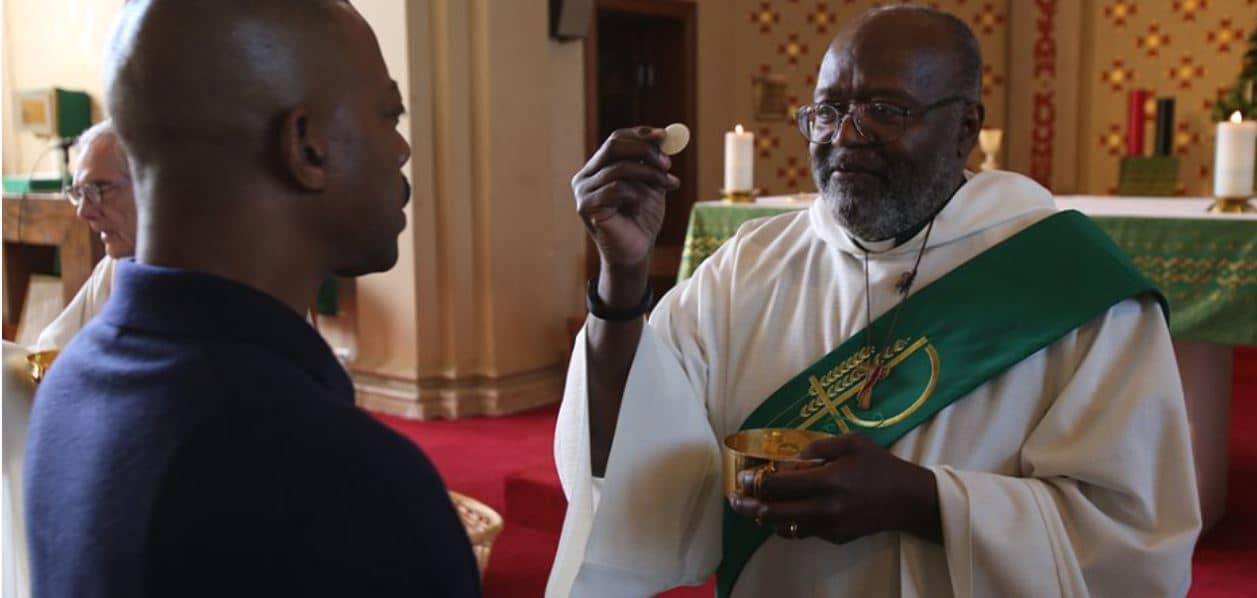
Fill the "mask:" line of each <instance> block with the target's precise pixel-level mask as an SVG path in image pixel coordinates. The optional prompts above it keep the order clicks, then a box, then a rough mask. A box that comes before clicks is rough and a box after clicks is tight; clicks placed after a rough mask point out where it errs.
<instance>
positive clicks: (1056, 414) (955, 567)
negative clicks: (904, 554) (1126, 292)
mask: <svg viewBox="0 0 1257 598" xmlns="http://www.w3.org/2000/svg"><path fill="white" fill-rule="evenodd" d="M1063 340H1065V341H1066V342H1064V343H1058V344H1056V345H1053V347H1050V348H1049V349H1046V350H1049V351H1053V350H1060V351H1072V352H1073V355H1072V356H1070V357H1066V358H1065V359H1064V360H1065V361H1067V362H1070V363H1077V367H1076V369H1075V370H1074V373H1073V375H1072V377H1070V378H1068V380H1067V381H1066V382H1065V383H1064V384H1063V385H1062V386H1061V387H1060V388H1058V389H1056V399H1055V401H1054V402H1053V403H1052V404H1051V407H1050V408H1049V409H1048V410H1047V411H1046V413H1044V414H1043V417H1042V419H1041V420H1040V421H1039V423H1038V424H1037V425H1036V426H1035V428H1034V429H1033V431H1032V432H1031V434H1030V435H1029V437H1028V438H1027V439H1026V442H1025V444H1024V445H1023V447H1022V451H1021V454H1020V459H1019V461H1020V468H1021V477H1011V476H1003V475H997V474H993V473H980V472H970V471H958V470H956V469H953V468H951V467H946V466H935V467H932V468H931V469H932V470H933V471H934V473H935V475H936V477H937V480H938V491H939V502H940V509H941V513H942V521H943V538H944V549H945V551H946V555H947V563H948V569H949V572H950V577H951V581H952V590H953V593H954V594H955V595H956V596H959V597H969V596H1026V597H1029V596H1182V595H1184V594H1186V592H1187V588H1188V586H1189V584H1190V580H1191V554H1192V549H1193V547H1194V546H1195V542H1196V538H1197V536H1198V535H1199V533H1200V506H1199V501H1198V498H1197V493H1196V477H1195V471H1194V466H1193V462H1192V454H1191V445H1190V442H1191V439H1190V434H1189V429H1188V422H1187V414H1186V409H1185V407H1184V404H1183V393H1182V387H1181V383H1180V381H1179V377H1178V369H1177V367H1176V365H1175V360H1174V353H1173V350H1172V348H1171V346H1170V336H1169V331H1168V329H1167V328H1166V326H1165V322H1164V320H1163V318H1162V315H1161V312H1160V309H1159V308H1158V307H1157V305H1156V304H1155V302H1153V301H1152V300H1151V299H1144V300H1140V301H1136V300H1128V301H1124V302H1122V303H1120V304H1118V305H1116V306H1114V307H1113V308H1111V309H1110V310H1109V311H1108V312H1107V313H1106V314H1105V315H1103V316H1101V317H1100V318H1099V319H1097V320H1095V321H1093V322H1092V323H1090V324H1088V325H1087V326H1084V327H1082V328H1080V329H1079V330H1077V331H1075V332H1074V333H1071V337H1067V339H1063ZM1071 347H1072V349H1071ZM1038 390H1039V389H1027V392H1037V391H1038ZM1008 400H1015V397H1013V396H1009V397H1008ZM957 441H961V440H960V439H957Z"/></svg>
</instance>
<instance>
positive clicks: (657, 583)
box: [546, 243, 734, 598]
mask: <svg viewBox="0 0 1257 598" xmlns="http://www.w3.org/2000/svg"><path fill="white" fill-rule="evenodd" d="M727 245H728V246H731V245H734V243H729V244H727ZM728 246H726V247H724V248H722V249H721V250H720V251H718V252H717V254H716V255H715V256H713V257H712V258H710V259H709V260H708V262H710V263H704V264H703V266H702V267H700V268H699V271H698V272H697V273H696V275H695V277H694V278H692V279H691V280H689V281H688V282H686V283H683V284H682V285H680V286H678V288H676V289H674V290H673V291H672V292H671V293H669V294H668V295H667V296H665V297H664V299H663V300H662V301H661V302H660V304H659V305H658V306H657V307H656V309H655V312H654V314H653V315H652V318H651V321H650V323H649V324H648V325H646V326H644V327H643V332H642V337H641V340H640V341H639V343H638V347H637V353H636V355H635V357H634V360H633V365H632V367H631V368H630V370H629V376H628V381H627V383H626V386H625V390H624V397H623V400H622V402H621V406H620V414H619V419H618V420H617V423H616V428H615V440H614V441H613V443H612V447H611V454H610V456H609V458H608V461H607V470H606V477H605V478H604V479H602V480H596V479H594V478H593V477H592V475H591V466H590V450H589V412H588V408H589V394H588V378H587V370H586V363H587V358H586V338H585V331H583V330H582V331H581V333H580V335H579V336H578V337H577V339H576V346H575V349H574V350H573V353H572V361H571V365H570V367H569V370H568V378H567V385H566V388H565V391H564V396H563V405H562V407H561V408H560V410H559V419H558V422H557V425H556V430H555V441H554V447H555V448H554V451H555V463H556V465H557V467H558V471H559V479H560V481H561V482H562V484H563V490H564V493H565V494H566V495H567V499H568V508H567V516H566V518H565V520H564V522H563V533H562V536H561V538H560V540H559V549H558V553H557V555H556V557H555V563H554V568H553V569H552V570H551V572H550V579H549V582H548V584H547V587H546V595H547V596H548V597H565V596H577V597H584V596H596V597H598V598H602V597H610V598H614V597H616V596H626V597H627V596H632V597H640V596H648V595H653V594H656V593H658V592H661V591H664V590H667V589H669V588H673V587H676V586H680V585H693V584H699V583H702V582H703V581H705V580H706V579H707V578H708V577H709V576H710V575H711V573H712V572H713V571H714V570H715V568H716V566H717V565H718V564H719V561H720V533H721V528H720V526H721V512H722V505H723V500H724V498H723V494H722V491H721V488H722V479H721V454H720V449H719V444H718V442H717V440H716V438H715V434H714V432H713V431H712V427H711V424H710V422H709V419H708V414H707V410H706V407H705V399H704V397H705V389H706V385H707V378H706V376H707V368H706V366H705V364H706V360H707V359H709V358H710V357H711V355H709V354H708V352H707V346H706V345H707V342H708V341H710V340H712V339H710V338H707V335H705V333H704V331H703V330H702V329H701V324H700V319H701V318H700V314H702V316H703V317H704V318H705V317H707V316H709V315H712V314H713V312H717V311H719V309H717V308H715V307H714V306H713V305H712V303H713V302H716V303H719V302H721V301H722V298H723V297H724V296H726V294H725V293H727V289H724V288H723V287H722V285H721V284H720V283H719V282H718V281H717V278H718V276H719V275H718V274H717V273H716V272H715V270H716V266H717V265H718V264H720V263H722V262H723V261H724V260H725V259H726V258H727V256H728V255H729V253H730V252H731V251H732V248H731V247H728Z"/></svg>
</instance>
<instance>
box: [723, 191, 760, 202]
mask: <svg viewBox="0 0 1257 598" xmlns="http://www.w3.org/2000/svg"><path fill="white" fill-rule="evenodd" d="M759 194H760V190H759V189H746V190H730V189H721V190H720V197H721V198H723V199H724V200H725V203H754V202H755V198H756V197H759Z"/></svg>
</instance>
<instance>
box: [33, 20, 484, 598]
mask: <svg viewBox="0 0 1257 598" xmlns="http://www.w3.org/2000/svg"><path fill="white" fill-rule="evenodd" d="M106 89H107V104H108V107H109V109H110V112H111V113H112V116H113V117H114V119H115V122H116V126H117V130H118V133H119V136H120V137H121V139H122V141H123V143H124V145H125V146H126V148H127V150H128V151H129V153H130V156H131V161H132V169H133V174H134V182H135V195H136V200H137V205H138V209H139V234H138V246H137V253H136V257H135V260H134V261H127V262H123V263H121V264H119V266H118V270H117V275H116V280H115V283H114V291H113V296H112V297H111V299H110V300H109V303H108V304H107V306H106V308H105V311H104V312H103V313H102V314H101V315H100V316H99V317H98V318H96V319H95V320H94V321H93V322H92V323H91V324H90V325H89V326H88V327H87V328H85V329H84V330H83V331H82V332H81V333H80V334H79V335H78V336H77V337H76V338H75V340H74V341H72V342H71V343H70V344H69V346H68V347H67V348H66V349H65V351H64V352H63V353H62V354H61V357H60V358H59V359H58V361H57V363H56V364H55V366H54V367H53V368H52V369H51V371H50V373H49V375H48V377H47V378H46V379H45V380H44V382H43V385H42V387H41V388H40V389H39V393H38V395H37V398H36V401H35V413H34V415H33V419H32V428H31V435H30V442H29V446H28V460H27V463H26V472H27V476H28V480H29V482H28V485H27V499H26V504H27V522H28V530H29V541H30V546H31V567H32V577H33V583H34V592H35V594H36V595H37V596H75V597H78V596H244V595H250V596H251V595H259V596H261V595H265V596H476V595H479V593H480V588H479V581H478V576H477V573H476V566H475V561H474V558H473V555H472V552H471V548H470V546H469V544H468V540H467V536H466V534H465V532H464V531H463V529H462V527H461V525H460V523H459V521H458V518H457V516H456V514H455V512H454V510H453V508H452V506H451V504H450V501H449V498H448V496H447V494H446V490H445V487H444V485H443V484H442V482H441V479H440V477H439V476H438V474H437V472H436V470H435V469H434V468H433V466H432V464H431V463H429V462H428V460H427V459H426V458H425V457H424V455H423V454H422V453H421V452H420V451H419V450H417V449H416V448H415V447H414V446H413V445H411V444H410V443H409V442H407V441H406V440H405V439H403V438H402V437H400V436H398V435H396V434H394V433H392V432H390V431H389V430H388V429H387V428H385V427H384V426H382V425H381V424H379V423H378V422H376V421H375V420H374V419H372V418H371V417H369V416H368V415H366V414H364V413H363V412H361V411H359V410H358V409H357V408H355V407H354V404H353V386H352V384H351V383H350V380H349V379H348V377H347V376H346V374H345V372H344V370H343V369H342V368H341V367H340V366H339V365H338V363H337V361H336V359H335V358H334V357H333V355H332V352H331V351H330V350H329V348H328V346H327V345H326V343H324V342H323V340H322V339H321V337H320V336H319V335H318V334H317V333H316V332H315V331H314V330H313V329H311V327H310V326H309V325H308V324H307V323H306V322H305V320H304V319H303V317H302V315H303V313H304V312H305V310H306V306H307V305H308V304H309V302H310V301H311V300H312V298H313V297H314V296H315V294H316V289H317V288H318V286H319V282H320V281H322V280H323V279H325V278H326V277H327V276H329V275H331V274H339V275H343V276H348V275H358V274H363V273H367V272H377V271H381V270H386V269H388V268H390V267H392V266H393V264H394V262H395V261H396V260H397V257H398V249H397V236H398V233H400V232H401V231H402V229H403V228H404V227H405V222H406V221H405V215H404V213H403V208H404V206H405V204H406V201H407V198H408V196H409V187H408V185H407V183H406V181H405V179H404V178H403V176H402V175H401V173H400V168H401V167H402V165H403V164H404V163H405V162H406V161H407V160H408V159H409V155H410V148H409V146H408V145H407V143H406V141H405V140H404V139H403V138H402V136H401V135H400V134H399V133H398V132H397V124H398V119H399V118H400V116H401V115H402V113H403V107H402V98H401V96H400V94H399V92H398V88H397V84H396V83H395V82H394V81H392V80H391V79H390V78H389V74H388V71H387V68H386V67H385V65H384V61H383V58H382V57H381V54H380V50H379V47H378V43H377V42H376V39H375V36H374V34H373V33H372V31H371V28H370V27H369V26H368V25H367V23H366V22H365V21H364V20H363V18H362V17H361V16H360V15H359V14H358V13H357V12H356V11H355V10H354V9H353V8H352V7H351V6H350V5H349V4H348V3H347V2H343V1H335V0H131V1H129V2H128V3H126V5H125V6H124V7H123V9H122V16H121V18H120V22H119V24H118V26H117V28H116V30H115V35H114V39H113V41H112V43H111V47H110V49H109V55H108V58H107V61H106Z"/></svg>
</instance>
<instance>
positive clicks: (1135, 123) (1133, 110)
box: [1126, 89, 1148, 156]
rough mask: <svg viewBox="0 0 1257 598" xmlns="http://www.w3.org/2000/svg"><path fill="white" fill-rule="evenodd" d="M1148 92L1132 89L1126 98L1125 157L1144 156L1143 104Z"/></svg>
mask: <svg viewBox="0 0 1257 598" xmlns="http://www.w3.org/2000/svg"><path fill="white" fill-rule="evenodd" d="M1147 101H1148V91H1147V90H1145V89H1132V90H1130V93H1129V94H1127V96H1126V155H1127V156H1142V155H1144V104H1145V103H1146V102H1147Z"/></svg>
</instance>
